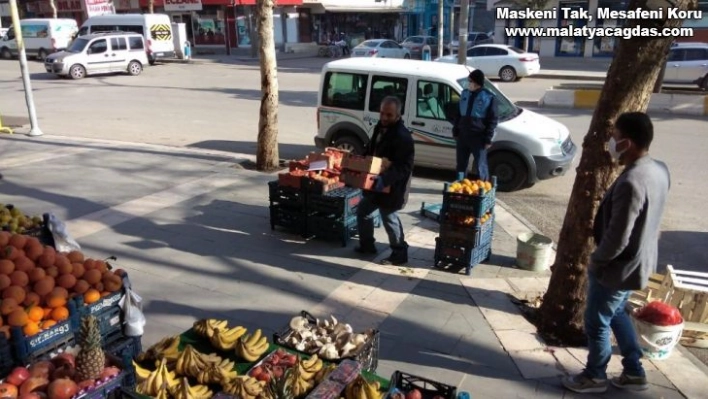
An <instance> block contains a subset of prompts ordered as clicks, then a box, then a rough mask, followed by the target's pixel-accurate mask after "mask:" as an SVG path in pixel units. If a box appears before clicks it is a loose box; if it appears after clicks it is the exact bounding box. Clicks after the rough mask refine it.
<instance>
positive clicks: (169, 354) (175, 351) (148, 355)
mask: <svg viewBox="0 0 708 399" xmlns="http://www.w3.org/2000/svg"><path fill="white" fill-rule="evenodd" d="M179 344H180V337H179V335H177V336H174V337H166V338H164V339H162V340H160V342H158V343H156V344H154V345H153V346H151V347H150V348H148V349H147V350H146V351H145V352H143V353H141V354H140V355H138V357H137V359H136V360H137V361H138V362H140V363H143V362H147V361H155V365H157V363H158V362H159V360H160V359H161V358H163V357H165V358H167V359H168V360H173V359H176V358H177V356H178V355H179Z"/></svg>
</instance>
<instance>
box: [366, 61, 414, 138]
mask: <svg viewBox="0 0 708 399" xmlns="http://www.w3.org/2000/svg"><path fill="white" fill-rule="evenodd" d="M369 86H370V89H369V102H368V104H367V108H366V111H365V112H364V122H365V123H366V124H367V125H368V129H369V132H368V133H369V137H371V136H372V135H373V134H374V127H375V126H376V124H377V123H378V122H379V114H380V112H381V100H383V99H384V98H385V97H388V96H395V97H397V98H398V99H399V100H401V117H402V118H403V120H404V121H405V120H406V119H407V118H406V117H407V112H408V109H406V100H407V99H408V87H409V79H408V78H407V77H401V76H386V75H382V74H376V73H373V74H371V83H370V85H369Z"/></svg>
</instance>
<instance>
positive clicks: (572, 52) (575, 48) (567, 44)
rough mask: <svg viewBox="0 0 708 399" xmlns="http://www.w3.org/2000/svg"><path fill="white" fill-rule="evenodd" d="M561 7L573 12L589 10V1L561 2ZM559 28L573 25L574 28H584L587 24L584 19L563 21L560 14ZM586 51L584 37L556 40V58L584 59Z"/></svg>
mask: <svg viewBox="0 0 708 399" xmlns="http://www.w3.org/2000/svg"><path fill="white" fill-rule="evenodd" d="M560 7H563V8H570V9H572V10H580V9H585V10H587V9H588V2H587V1H577V2H567V3H566V2H561V3H560ZM558 14H559V15H558V18H559V20H558V27H560V28H564V27H566V26H569V25H573V27H574V28H582V27H583V26H585V25H586V24H587V21H586V20H584V19H563V14H562V13H558ZM584 50H585V38H584V37H559V38H557V39H556V56H566V57H582V56H583V52H584Z"/></svg>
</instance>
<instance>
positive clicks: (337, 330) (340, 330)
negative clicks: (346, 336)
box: [332, 324, 348, 335]
mask: <svg viewBox="0 0 708 399" xmlns="http://www.w3.org/2000/svg"><path fill="white" fill-rule="evenodd" d="M344 332H348V331H347V326H346V325H344V324H337V325H336V326H334V329H333V330H332V334H334V335H339V334H341V333H344Z"/></svg>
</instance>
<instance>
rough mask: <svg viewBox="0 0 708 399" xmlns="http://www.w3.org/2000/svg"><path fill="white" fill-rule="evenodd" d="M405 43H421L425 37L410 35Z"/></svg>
mask: <svg viewBox="0 0 708 399" xmlns="http://www.w3.org/2000/svg"><path fill="white" fill-rule="evenodd" d="M403 43H414V44H420V43H423V38H422V37H409V38H408V39H406V40H405V41H404V42H403Z"/></svg>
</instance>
